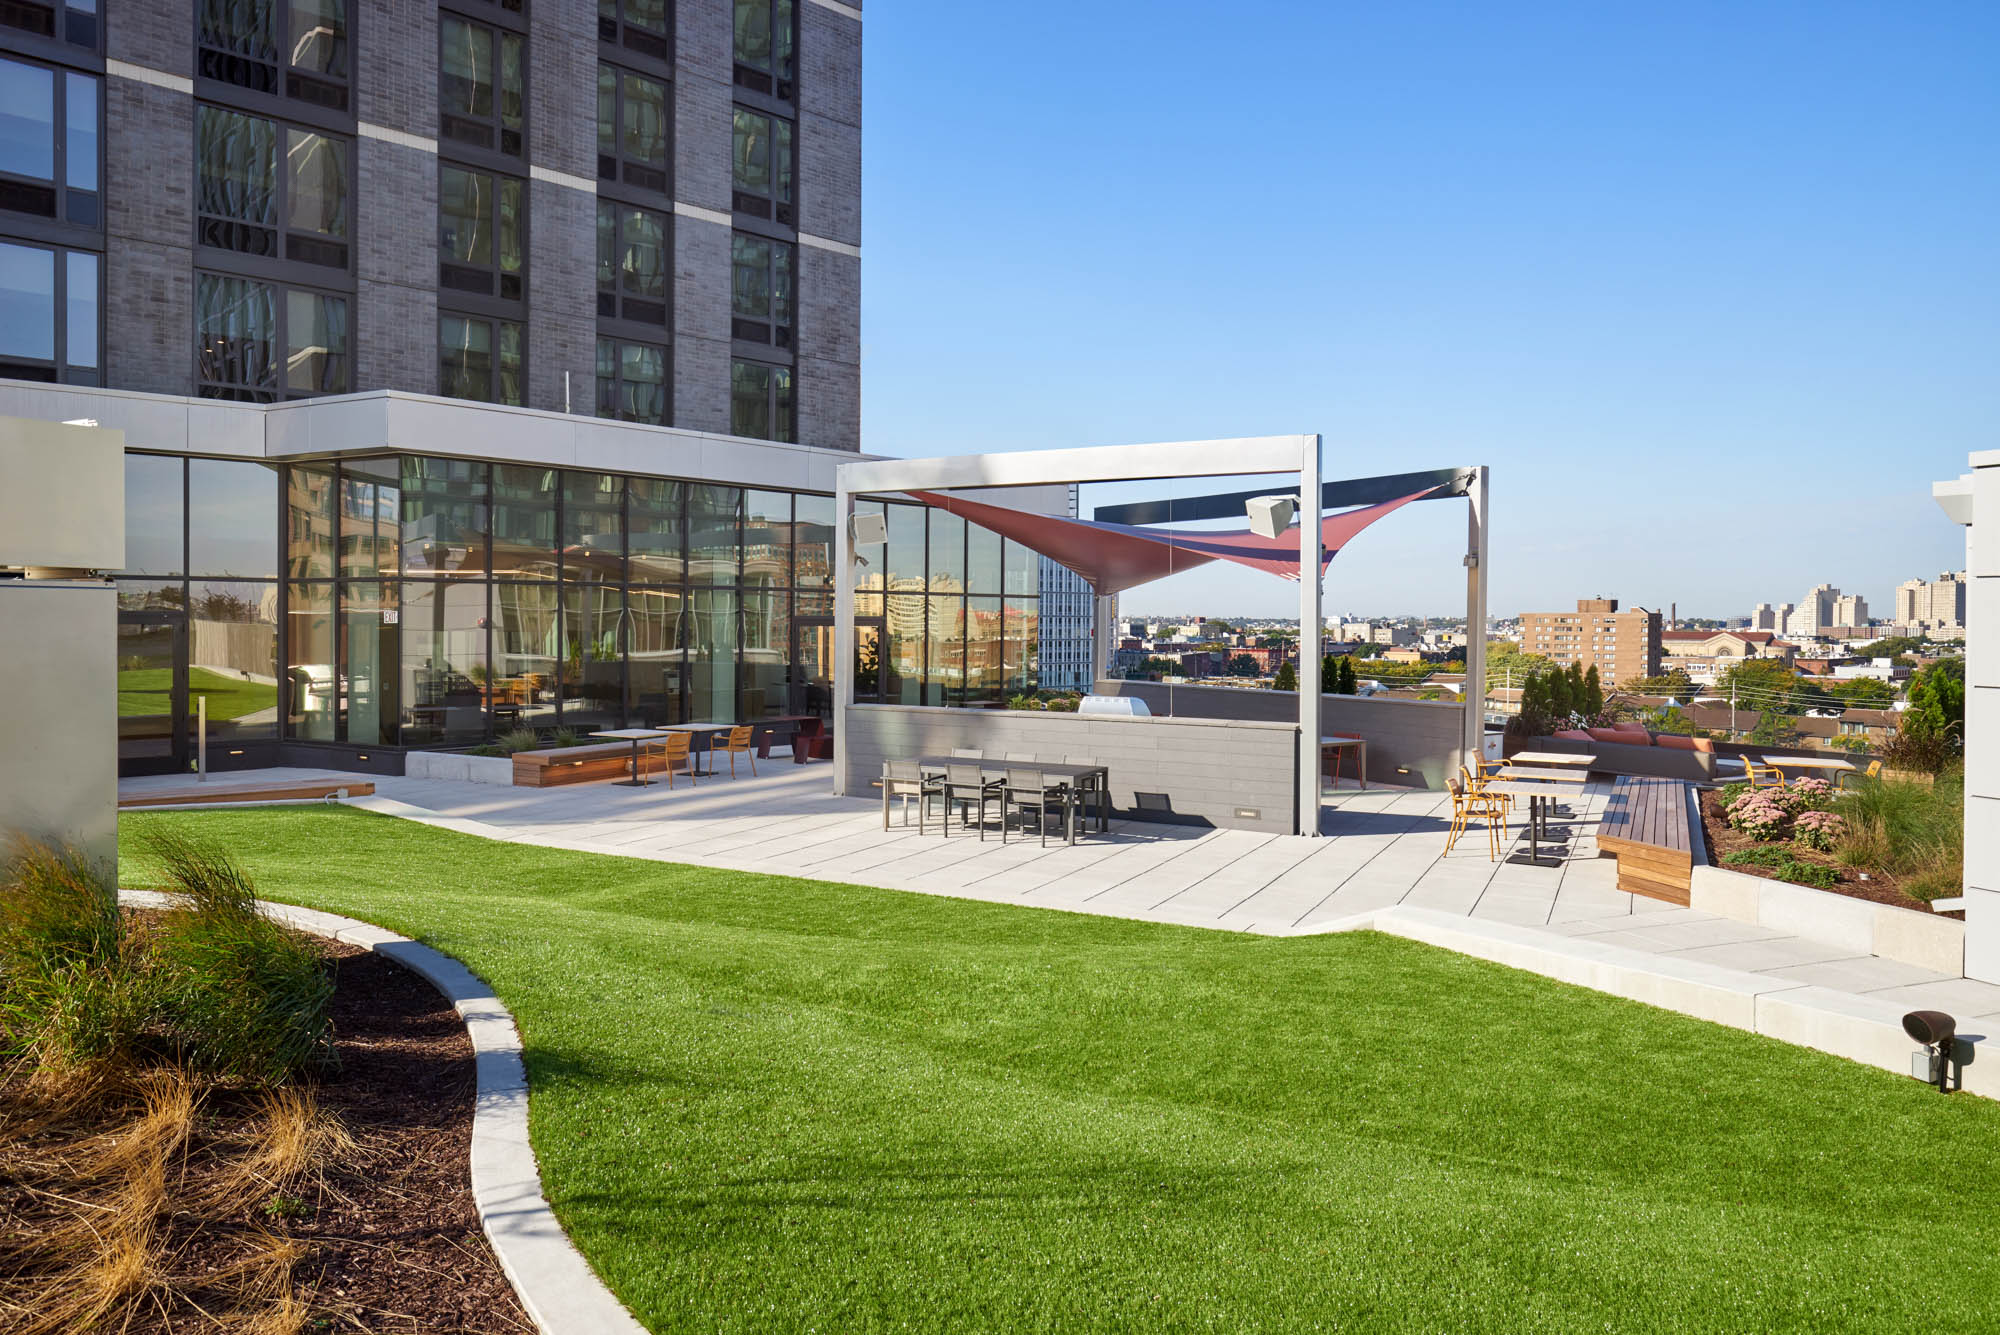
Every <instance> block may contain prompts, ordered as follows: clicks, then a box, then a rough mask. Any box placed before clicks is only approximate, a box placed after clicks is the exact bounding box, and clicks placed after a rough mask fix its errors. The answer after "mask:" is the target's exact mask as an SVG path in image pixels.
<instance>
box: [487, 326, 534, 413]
mask: <svg viewBox="0 0 2000 1335" xmlns="http://www.w3.org/2000/svg"><path fill="white" fill-rule="evenodd" d="M521 362H522V355H521V326H519V325H517V324H514V323H512V322H510V321H507V320H502V321H501V322H500V388H499V392H498V393H497V394H496V395H495V396H494V397H495V401H496V402H499V403H506V404H512V405H513V406H515V407H517V408H518V407H520V406H521V404H523V403H524V402H526V401H527V397H526V396H527V382H526V379H525V377H524V376H523V375H522V374H521V371H522V366H521Z"/></svg>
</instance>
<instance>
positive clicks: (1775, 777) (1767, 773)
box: [1743, 756, 1785, 793]
mask: <svg viewBox="0 0 2000 1335" xmlns="http://www.w3.org/2000/svg"><path fill="white" fill-rule="evenodd" d="M1743 773H1744V775H1745V777H1747V778H1748V779H1749V780H1750V791H1751V792H1753V793H1754V792H1756V791H1757V790H1758V789H1759V788H1783V787H1784V786H1785V772H1784V771H1783V770H1781V769H1779V768H1778V767H1777V766H1776V765H1760V764H1758V763H1757V762H1756V761H1754V760H1752V759H1751V758H1750V757H1749V756H1745V757H1743Z"/></svg>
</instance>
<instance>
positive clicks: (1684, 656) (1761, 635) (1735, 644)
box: [1660, 630, 1794, 684]
mask: <svg viewBox="0 0 2000 1335" xmlns="http://www.w3.org/2000/svg"><path fill="white" fill-rule="evenodd" d="M1793 653H1794V650H1793V647H1792V646H1791V645H1790V644H1787V643H1786V642H1785V641H1783V640H1780V639H1778V638H1777V636H1776V635H1775V634H1773V633H1772V632H1771V631H1768V630H1713V631H1711V630H1669V631H1664V632H1662V633H1661V635H1660V671H1662V672H1672V671H1673V670H1674V669H1675V668H1679V669H1680V670H1681V671H1683V672H1685V673H1687V674H1688V677H1689V679H1690V680H1692V681H1694V682H1696V683H1698V684H1706V683H1709V682H1712V681H1714V680H1715V679H1716V678H1717V677H1719V676H1721V675H1722V673H1723V672H1725V671H1727V670H1728V669H1729V668H1730V667H1731V666H1733V665H1734V664H1736V663H1740V662H1742V661H1743V660H1744V659H1746V658H1777V659H1782V660H1783V661H1784V663H1785V665H1786V666H1787V667H1789V666H1790V665H1791V663H1792V658H1793Z"/></svg>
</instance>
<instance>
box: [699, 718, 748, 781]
mask: <svg viewBox="0 0 2000 1335" xmlns="http://www.w3.org/2000/svg"><path fill="white" fill-rule="evenodd" d="M756 731H757V730H756V729H755V728H754V727H752V726H751V725H749V724H748V723H746V724H744V725H743V726H742V727H740V728H731V729H730V730H729V735H728V736H727V737H725V738H724V739H723V740H722V741H720V742H710V743H709V750H710V751H723V752H727V753H728V755H729V777H730V778H732V779H733V778H735V777H736V757H737V756H739V755H740V756H742V757H743V758H744V759H745V760H747V761H749V762H750V777H751V778H753V779H754V778H756V777H757V753H756V752H755V751H754V750H752V749H751V746H750V735H751V734H752V733H754V732H756ZM708 764H709V768H710V769H713V768H714V767H715V757H714V756H713V755H711V756H710V757H709V758H708Z"/></svg>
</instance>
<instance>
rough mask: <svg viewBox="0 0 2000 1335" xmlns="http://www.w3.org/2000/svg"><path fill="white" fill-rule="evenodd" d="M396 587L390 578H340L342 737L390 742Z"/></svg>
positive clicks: (394, 715)
mask: <svg viewBox="0 0 2000 1335" xmlns="http://www.w3.org/2000/svg"><path fill="white" fill-rule="evenodd" d="M397 589H398V586H397V584H396V583H395V581H393V580H373V579H358V580H346V581H343V582H342V583H341V585H340V639H341V655H340V662H341V682H340V692H341V707H342V708H341V715H342V719H343V721H344V722H345V724H346V732H347V735H346V738H345V740H346V741H350V742H359V743H362V744H364V745H369V746H377V745H390V746H393V745H394V744H395V742H396V736H397V730H398V728H399V727H400V726H401V712H400V710H398V708H397V704H396V687H397V686H398V684H399V682H398V679H397V669H396V664H397V660H398V658H399V657H400V655H399V654H398V652H397V641H398V637H399V631H400V629H401V628H400V626H399V625H398V617H399V613H398V608H397V604H396V593H397Z"/></svg>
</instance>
